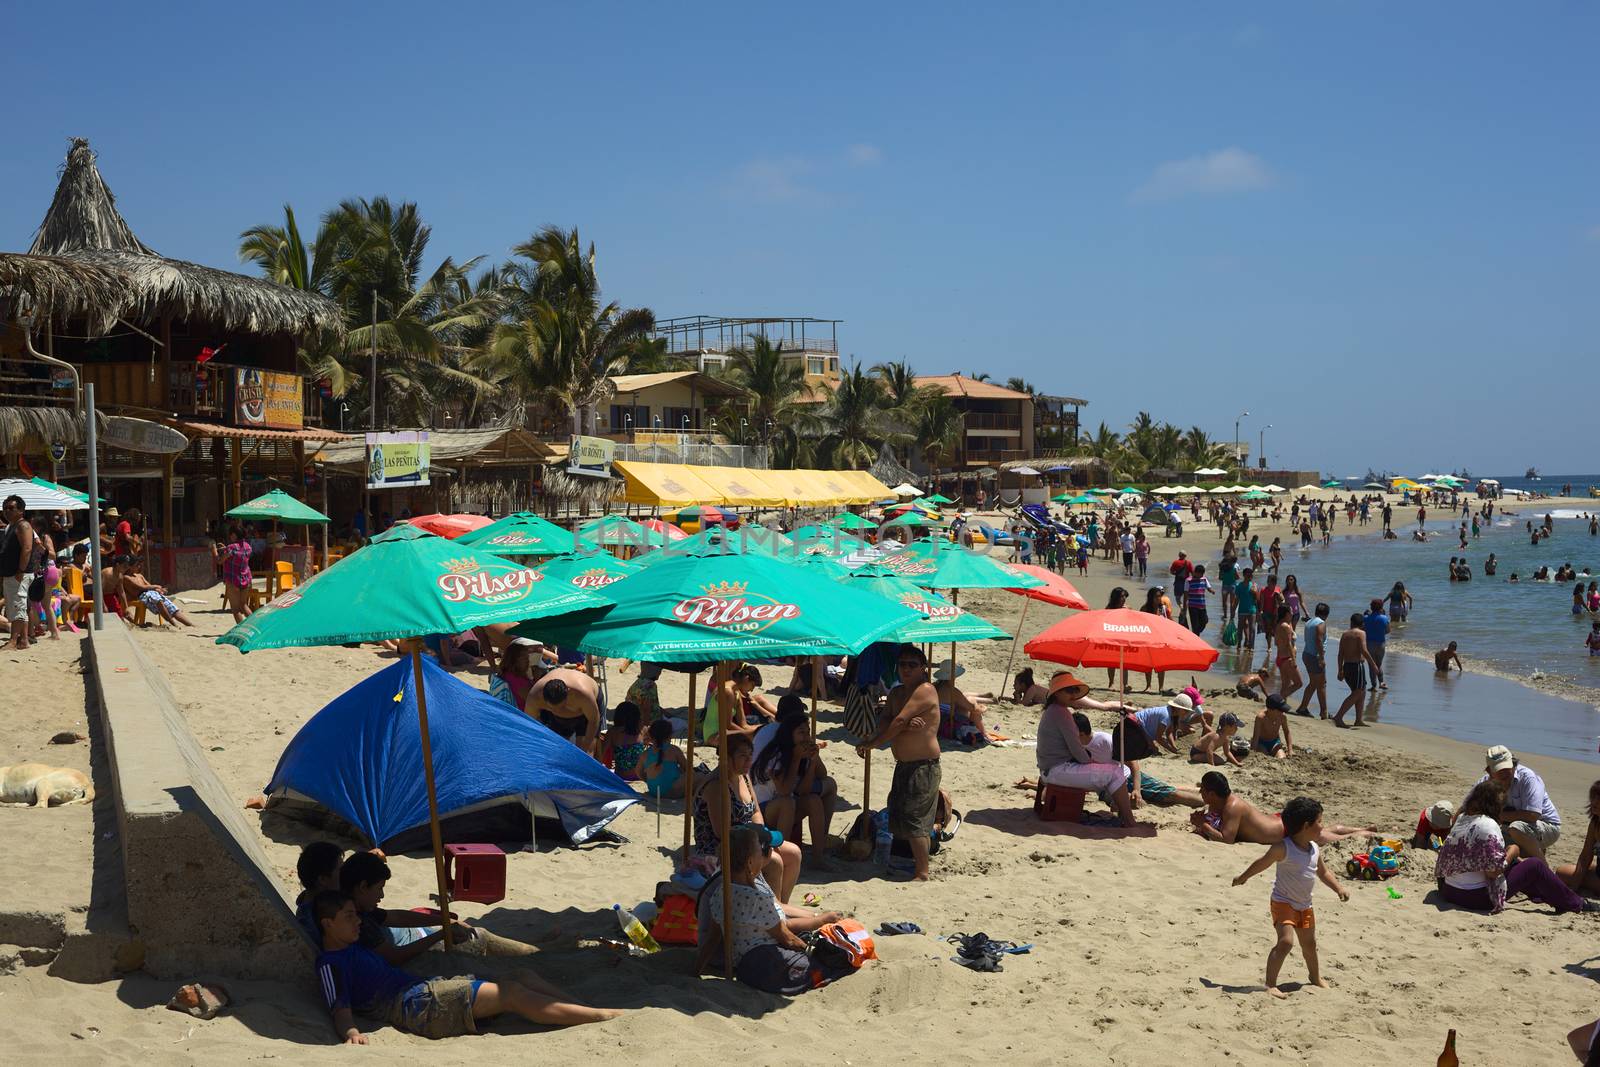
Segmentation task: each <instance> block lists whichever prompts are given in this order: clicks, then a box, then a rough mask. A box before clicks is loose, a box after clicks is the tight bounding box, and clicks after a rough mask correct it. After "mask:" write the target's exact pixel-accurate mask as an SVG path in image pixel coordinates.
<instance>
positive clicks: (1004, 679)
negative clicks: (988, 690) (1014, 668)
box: [996, 596, 1033, 696]
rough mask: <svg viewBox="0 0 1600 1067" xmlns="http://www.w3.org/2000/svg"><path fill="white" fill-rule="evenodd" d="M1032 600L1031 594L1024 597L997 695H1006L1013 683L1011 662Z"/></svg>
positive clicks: (1015, 654)
mask: <svg viewBox="0 0 1600 1067" xmlns="http://www.w3.org/2000/svg"><path fill="white" fill-rule="evenodd" d="M1032 601H1033V597H1031V596H1025V597H1023V598H1022V615H1021V617H1020V618H1018V619H1017V632H1016V633H1015V634H1013V635H1012V637H1011V654H1010V655H1008V656H1006V672H1005V674H1003V675H1001V677H1000V692H999V693H998V694H996V695H997V696H1004V695H1005V691H1006V686H1007V685H1009V684H1011V664H1012V662H1013V661H1014V660H1015V659H1016V658H1017V642H1019V641H1021V640H1022V628H1023V627H1024V626H1025V625H1027V622H1028V605H1029V603H1031V602H1032Z"/></svg>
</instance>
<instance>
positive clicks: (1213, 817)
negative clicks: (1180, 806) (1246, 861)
mask: <svg viewBox="0 0 1600 1067" xmlns="http://www.w3.org/2000/svg"><path fill="white" fill-rule="evenodd" d="M1200 796H1201V798H1202V799H1203V800H1204V801H1205V802H1206V806H1205V807H1204V808H1203V809H1202V810H1200V811H1197V812H1195V813H1194V814H1192V815H1190V816H1189V824H1190V825H1191V826H1193V827H1194V832H1195V833H1197V834H1199V835H1200V836H1201V837H1203V838H1205V839H1206V840H1207V841H1220V842H1222V843H1223V844H1224V845H1231V844H1234V843H1235V842H1243V843H1245V844H1250V845H1276V844H1277V843H1278V842H1280V841H1282V840H1283V839H1284V837H1285V836H1287V835H1286V834H1285V833H1284V832H1283V820H1282V818H1280V817H1279V816H1277V815H1268V814H1267V813H1266V812H1264V811H1262V810H1261V809H1259V808H1257V807H1256V806H1255V805H1254V804H1252V803H1250V802H1249V801H1248V800H1246V799H1244V798H1243V797H1241V796H1235V795H1234V793H1233V787H1232V786H1230V785H1229V784H1228V777H1227V775H1225V774H1223V773H1222V772H1221V771H1207V772H1206V773H1205V774H1203V775H1201V776H1200ZM1378 836H1380V835H1379V833H1378V830H1377V828H1376V827H1372V826H1368V827H1366V828H1361V827H1356V826H1342V825H1340V824H1338V823H1324V824H1323V827H1322V829H1321V831H1320V832H1319V833H1318V835H1317V838H1316V842H1317V844H1319V845H1331V844H1333V843H1335V842H1337V841H1343V840H1345V839H1346V838H1350V837H1368V838H1372V837H1378Z"/></svg>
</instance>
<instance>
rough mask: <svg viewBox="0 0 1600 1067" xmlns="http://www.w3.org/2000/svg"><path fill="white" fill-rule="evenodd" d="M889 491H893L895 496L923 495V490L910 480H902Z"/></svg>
mask: <svg viewBox="0 0 1600 1067" xmlns="http://www.w3.org/2000/svg"><path fill="white" fill-rule="evenodd" d="M889 492H891V493H893V494H894V495H895V496H921V495H922V490H921V489H918V488H917V487H916V486H914V485H912V484H911V483H910V482H901V483H900V484H899V485H897V486H895V487H894V488H893V489H891V490H889Z"/></svg>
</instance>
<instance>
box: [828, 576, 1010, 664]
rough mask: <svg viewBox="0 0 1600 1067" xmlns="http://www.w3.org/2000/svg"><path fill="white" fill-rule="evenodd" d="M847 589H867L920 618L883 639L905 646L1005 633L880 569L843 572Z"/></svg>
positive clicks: (964, 639)
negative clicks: (845, 576)
mask: <svg viewBox="0 0 1600 1067" xmlns="http://www.w3.org/2000/svg"><path fill="white" fill-rule="evenodd" d="M845 573H846V575H847V576H848V577H849V587H850V588H852V589H867V590H870V591H871V592H874V593H876V594H878V595H879V596H881V597H886V598H887V599H889V600H891V601H893V602H894V603H896V604H899V605H900V606H901V607H904V608H907V609H909V610H911V611H914V612H916V613H917V614H918V615H919V616H920V618H914V619H910V620H908V621H907V622H906V623H905V624H904V625H902V626H901V627H900V628H899V629H897V630H895V631H894V632H893V633H891V634H889V635H888V636H886V637H885V638H884V640H887V641H899V642H902V643H905V644H937V645H942V644H946V643H948V642H953V641H982V640H990V639H995V638H1002V637H1005V636H1006V632H1005V631H1004V630H1002V629H1000V627H998V626H996V625H994V624H993V623H991V622H989V621H988V620H986V619H981V618H979V617H978V616H976V615H974V614H972V613H971V612H970V611H966V610H965V609H963V608H962V607H960V606H959V605H957V604H953V603H951V602H950V601H948V600H946V599H945V598H944V597H942V596H939V595H938V594H936V593H933V592H931V591H929V590H927V589H924V588H922V587H921V586H918V585H914V584H912V583H911V582H908V581H906V580H905V579H904V578H901V577H899V576H898V575H896V574H894V573H893V572H892V571H890V570H888V569H886V568H885V567H883V566H882V565H877V566H872V565H869V566H865V567H859V568H857V569H856V570H854V571H846V572H845Z"/></svg>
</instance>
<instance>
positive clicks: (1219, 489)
mask: <svg viewBox="0 0 1600 1067" xmlns="http://www.w3.org/2000/svg"><path fill="white" fill-rule="evenodd" d="M1207 492H1208V493H1210V494H1212V495H1213V496H1216V495H1220V494H1223V493H1231V492H1233V486H1231V485H1219V486H1217V487H1216V488H1214V489H1208V490H1207Z"/></svg>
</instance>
